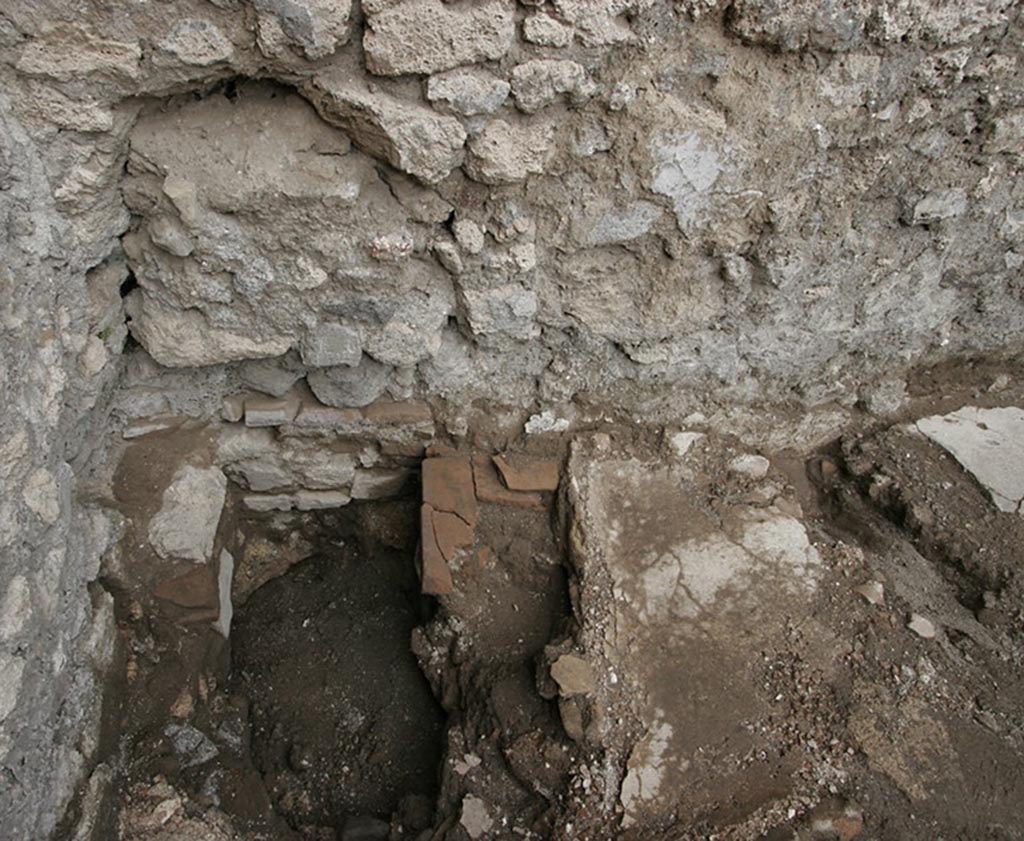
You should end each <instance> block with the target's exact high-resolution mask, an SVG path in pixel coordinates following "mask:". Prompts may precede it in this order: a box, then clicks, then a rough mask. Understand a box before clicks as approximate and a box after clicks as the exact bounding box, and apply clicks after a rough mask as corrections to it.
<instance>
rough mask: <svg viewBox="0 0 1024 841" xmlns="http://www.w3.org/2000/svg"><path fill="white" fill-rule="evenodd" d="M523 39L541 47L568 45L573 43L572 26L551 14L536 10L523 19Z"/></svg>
mask: <svg viewBox="0 0 1024 841" xmlns="http://www.w3.org/2000/svg"><path fill="white" fill-rule="evenodd" d="M523 39H524V40H526V41H528V42H529V43H531V44H537V45H538V46H540V47H568V46H569V44H571V43H572V27H571V26H566V25H565V24H564V23H561V22H559V21H557V20H555V19H554V18H553V17H551V15H548V14H544V13H543V12H535V13H534V14H532V15H529V16H528V17H527V18H526V20H524V21H523Z"/></svg>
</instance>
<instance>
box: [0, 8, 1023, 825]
mask: <svg viewBox="0 0 1024 841" xmlns="http://www.w3.org/2000/svg"><path fill="white" fill-rule="evenodd" d="M1021 27H1022V21H1021V9H1020V5H1019V4H1015V3H1012V2H1010V0H991V2H981V0H977V2H974V0H972V2H955V0H941V2H924V0H911V2H883V3H867V2H856V1H855V0H849V2H847V0H842V2H838V0H837V2H828V3H824V4H823V3H817V2H811V0H781V1H780V2H775V1H774V0H773V2H766V0H735V1H734V2H731V3H728V4H724V3H718V2H714V0H692V1H691V2H683V3H667V2H653V0H554V2H552V3H550V4H544V5H537V4H535V3H523V4H519V5H515V4H512V3H503V2H501V3H500V2H497V0H494V2H487V3H467V2H456V3H442V2H439V0H398V2H396V1H395V0H373V1H372V2H370V0H367V2H365V3H363V4H361V6H360V9H359V11H358V13H357V14H354V13H353V4H351V3H350V2H347V0H287V1H286V2H285V0H216V1H215V2H206V0H181V2H176V3H130V4H110V3H101V2H98V0H88V1H87V2H85V3H84V4H82V3H71V2H68V0H11V2H7V3H5V4H4V8H3V9H2V10H0V90H2V93H0V223H2V224H0V230H2V235H0V258H2V259H0V279H2V281H3V284H2V285H3V290H4V293H5V294H4V295H3V297H2V300H0V362H2V363H3V364H2V365H0V389H2V391H3V395H4V401H3V403H4V409H3V412H2V415H0V483H2V485H3V487H4V488H5V489H14V490H13V491H12V492H10V493H5V494H4V495H3V498H2V499H0V550H2V551H3V553H4V558H5V563H4V566H3V570H2V571H0V605H3V606H4V608H3V609H4V611H5V613H4V615H3V616H0V628H3V629H5V635H4V638H3V639H2V640H0V665H2V668H0V674H2V675H3V683H2V692H0V701H2V704H0V711H3V715H2V716H0V718H2V719H3V721H2V730H0V778H2V779H4V780H5V781H8V782H9V783H10V784H9V785H5V786H3V787H2V788H0V825H2V826H3V827H4V831H5V832H6V833H8V834H10V835H11V836H12V837H33V838H36V837H38V838H45V837H48V836H49V835H50V834H51V833H52V831H53V830H54V828H55V827H56V826H57V824H58V822H59V821H60V820H61V818H62V816H63V815H64V813H65V810H66V808H67V806H68V804H69V803H71V801H72V799H73V795H74V793H75V791H76V790H78V791H84V790H85V787H86V780H87V777H88V776H89V775H90V774H93V772H94V769H95V771H96V776H95V783H94V785H95V786H101V784H102V782H103V780H104V779H105V776H104V774H103V773H102V772H101V768H99V767H97V763H98V762H100V760H99V758H98V751H99V747H98V741H97V734H98V733H99V723H100V705H99V692H98V691H97V686H98V685H100V683H102V679H103V678H102V673H103V672H104V670H105V669H106V668H108V665H109V663H110V662H111V658H112V657H113V651H114V647H115V646H114V645H113V640H114V636H113V631H112V628H113V611H112V609H111V608H110V603H109V596H107V597H104V595H103V592H102V591H103V587H104V586H105V585H104V583H103V582H104V581H106V580H107V579H108V578H109V576H110V574H111V570H113V569H114V568H115V567H116V566H117V564H118V563H119V561H118V558H117V556H118V553H119V551H120V550H119V549H118V548H117V546H116V543H117V534H118V531H119V528H120V525H119V523H118V522H117V518H116V517H114V516H113V515H111V514H110V512H109V500H108V499H106V497H105V495H104V492H103V490H102V486H103V481H102V476H103V469H102V468H101V467H100V466H99V465H102V464H103V463H104V461H105V455H104V450H105V448H106V447H107V445H108V443H109V441H108V439H107V437H105V435H104V430H105V429H107V428H108V426H117V425H118V424H121V423H122V422H126V421H134V420H137V419H139V418H163V420H160V421H152V423H156V424H157V426H159V427H161V428H162V429H164V430H165V431H166V430H169V429H172V428H175V426H176V425H178V424H181V423H183V420H182V417H183V416H186V415H188V416H192V417H202V418H209V417H210V416H211V415H212V414H213V413H214V412H219V411H220V405H221V402H222V400H223V399H224V398H225V397H232V396H233V395H235V394H237V392H239V391H240V390H242V389H243V388H251V387H253V386H252V385H251V384H250V383H263V384H265V385H266V387H267V389H268V390H269V391H270V396H271V397H274V398H277V397H279V396H280V394H281V392H282V391H283V390H285V386H287V387H290V385H289V384H288V383H289V378H292V379H291V382H294V381H295V380H296V379H301V378H303V377H306V378H307V381H308V382H309V385H310V387H311V388H313V390H314V391H315V392H317V394H318V395H319V396H320V399H321V400H322V401H323V402H325V403H334V404H336V405H334V406H315V407H307V408H308V411H307V412H306V413H305V415H303V411H299V410H298V409H297V413H296V415H295V416H294V417H293V418H291V419H290V420H289V421H288V423H289V424H290V425H292V426H294V427H296V428H305V429H309V428H311V427H314V428H315V427H316V426H317V424H332V425H333V426H331V428H332V429H334V428H345V429H351V430H355V432H354V433H353V434H364V433H365V431H366V430H367V429H368V428H371V427H372V428H388V429H390V427H387V426H386V424H383V423H381V422H379V421H377V420H374V419H373V417H371V416H369V415H367V414H366V410H367V409H368V408H369V406H372V405H376V403H377V402H378V401H380V400H381V399H382V398H385V399H386V400H396V401H407V400H411V399H413V398H423V397H427V396H429V397H431V398H433V399H436V400H437V401H438V402H439V405H438V414H439V416H443V418H444V420H445V421H446V422H450V423H451V425H452V429H460V428H464V425H465V424H467V423H468V420H467V418H468V417H469V416H470V415H471V414H472V412H471V411H470V410H469V409H467V408H466V407H474V408H473V410H472V411H475V412H478V413H481V414H483V413H486V414H489V415H491V416H497V415H498V414H500V413H501V412H504V411H506V410H507V411H508V412H510V413H512V414H515V413H516V412H518V413H520V414H521V416H518V415H517V416H516V417H514V418H512V420H511V421H510V423H512V424H515V425H520V426H521V425H522V424H523V423H524V422H525V421H526V418H528V417H530V416H531V415H532V416H535V417H537V418H540V419H541V420H540V421H537V422H536V424H537V425H534V426H533V427H531V429H535V430H537V431H538V434H546V433H547V432H549V431H550V429H551V427H550V425H549V424H548V421H545V420H544V419H546V418H547V419H549V420H550V423H551V424H554V423H560V424H565V425H566V426H567V425H568V424H569V423H570V418H572V417H575V412H576V411H577V410H578V408H579V407H580V406H583V405H587V404H591V405H592V404H594V403H598V402H599V403H602V404H604V405H607V406H608V407H610V408H611V409H615V410H623V411H626V412H629V413H632V414H633V415H634V416H637V417H640V418H643V419H645V420H665V419H671V420H672V421H673V422H674V423H677V424H678V423H679V422H680V421H681V420H682V419H683V418H685V417H686V416H687V415H689V414H690V413H691V412H694V411H696V410H697V409H698V408H703V409H706V410H707V411H708V412H709V414H714V413H715V411H718V410H722V407H723V406H732V407H735V406H742V407H755V409H756V411H753V412H752V414H751V415H750V416H751V417H759V416H760V415H759V414H758V412H759V411H760V409H759V407H761V406H763V405H764V404H769V403H774V404H783V403H784V404H786V405H787V406H789V407H793V408H795V409H797V410H799V411H803V412H807V413H808V414H807V421H806V423H805V424H804V426H803V427H802V428H801V432H800V435H801V436H802V438H801V440H805V441H806V440H812V439H813V440H819V439H820V437H821V435H822V430H823V429H826V428H831V429H834V428H835V424H834V423H832V425H831V426H829V420H828V419H829V418H833V419H834V417H835V416H836V413H839V414H840V415H841V414H842V413H844V412H850V411H854V410H855V409H856V407H858V406H859V405H865V406H867V407H868V408H869V410H871V411H877V412H878V413H886V412H888V411H889V410H890V409H891V408H892V406H893V401H892V400H889V399H886V395H896V396H897V397H899V398H900V399H902V397H901V395H903V394H904V393H905V391H906V390H905V389H904V388H903V381H905V380H906V377H907V374H908V373H909V372H911V371H912V370H913V369H914V368H915V367H917V366H924V365H932V364H937V363H944V362H949V361H951V360H954V359H957V358H961V357H966V356H984V355H987V354H999V355H1001V356H1006V357H1009V356H1012V355H1014V354H1019V353H1020V351H1021V349H1022V336H1024V298H1022V296H1021V270H1022V267H1024V182H1022V181H1021V179H1020V178H1019V177H1017V173H1018V171H1019V168H1020V165H1021V160H1022V149H1024V116H1022V115H1024V100H1022V94H1021V91H1022V90H1024V85H1022V84H1021V73H1022V67H1024V63H1022V55H1021V43H1022V37H1021V35H1022V30H1021ZM517 68H520V69H519V70H518V73H517ZM577 68H579V69H577ZM449 74H452V75H449ZM492 79H493V80H494V81H491V80H492ZM473 80H475V81H473ZM506 86H507V88H506ZM509 93H511V94H512V95H511V96H509V95H508V94H509ZM461 220H465V221H466V222H472V223H473V224H474V225H475V226H477V229H478V233H479V234H480V235H479V236H466V235H460V234H459V231H458V230H457V229H456V226H455V223H457V222H459V221H461ZM463 229H464V231H466V230H468V227H465V226H464V228H463ZM122 293H123V294H124V296H125V298H124V299H122ZM129 330H130V331H131V334H132V335H133V337H134V341H136V342H137V343H138V344H139V345H141V349H140V348H136V349H134V350H133V351H132V352H131V353H128V354H124V353H122V351H123V350H124V348H125V337H126V335H127V332H128V331H129ZM357 340H358V347H359V350H360V352H361V356H359V357H358V358H357V356H356V346H357ZM253 360H262V362H263V366H265V367H261V368H260V369H253V368H250V369H249V371H248V374H245V373H243V372H242V371H241V369H242V367H243V365H244V364H245V363H251V362H252V361H253ZM352 363H357V364H354V365H353V364H352ZM364 366H365V367H364ZM358 371H363V372H367V373H368V372H370V371H372V372H373V373H372V376H368V377H367V378H366V379H365V380H360V379H359V378H358V377H356V378H353V377H351V376H349V375H350V374H352V372H358ZM119 379H120V381H121V383H122V384H124V385H125V386H126V389H127V390H126V391H124V392H119V396H117V397H116V399H115V396H114V385H115V382H117V381H118V380H119ZM367 382H370V385H367ZM883 384H884V388H880V386H881V385H883ZM363 386H366V387H363ZM371 386H372V387H371ZM256 387H257V388H262V387H263V386H261V385H257V386H256ZM274 392H277V393H276V394H275V393H274ZM896 402H897V403H898V402H899V401H898V400H897V401H896ZM363 404H369V405H368V406H365V407H363ZM211 407H212V408H211ZM481 407H486V408H481ZM172 410H173V411H172ZM348 410H353V411H355V414H352V415H348V414H344V413H345V412H346V411H348ZM722 411H724V410H722ZM175 418H176V419H175ZM279 418H281V419H284V418H285V416H284V415H281V416H279ZM556 419H557V420H556ZM303 423H306V424H309V426H305V427H303V426H302V425H303ZM737 423H738V424H743V423H747V424H748V426H753V425H755V424H754V422H753V421H751V422H749V423H748V422H747V421H744V420H741V421H737ZM412 425H413V426H415V424H412ZM422 428H423V427H419V429H420V431H421V433H422ZM677 428H678V426H677ZM136 432H139V429H136ZM775 432H776V431H775V430H767V431H766V432H764V434H765V436H770V435H772V434H775ZM156 434H159V433H156ZM388 434H391V433H388ZM416 434H420V433H408V434H406V433H402V434H401V435H399V434H397V433H396V434H395V435H394V438H392V439H388V441H386V444H387V446H389V447H394V448H397V449H402V448H406V449H404V450H403V452H412V453H416V452H418V451H417V450H416V449H415V447H414V446H413V444H415V445H416V446H420V445H421V444H422V441H416V440H413V439H415V436H416ZM780 434H781V433H780ZM816 436H817V437H816ZM410 441H412V443H410ZM367 446H368V445H367ZM360 456H361V457H362V458H364V459H366V460H367V461H370V460H372V457H371V455H369V454H368V453H360ZM407 457H409V458H413V457H416V456H412V455H410V456H407ZM392 467H395V465H389V466H388V468H387V469H391V468H392ZM353 481H354V480H353ZM298 492H299V491H298V489H297V488H290V489H289V490H288V492H287V494H297V493H298ZM308 492H310V493H320V492H321V491H318V490H308ZM323 492H331V493H335V494H341V493H346V494H347V493H348V490H345V489H340V490H339V489H331V490H330V491H326V490H324V491H323ZM337 498H340V497H335V499H337ZM288 499H289V505H290V504H291V501H293V497H292V496H288ZM316 501H317V500H315V499H306V500H305V502H304V504H307V503H309V504H312V503H314V502H316ZM321 501H322V500H321ZM101 567H102V570H101ZM8 631H9V634H8ZM10 769H16V770H10Z"/></svg>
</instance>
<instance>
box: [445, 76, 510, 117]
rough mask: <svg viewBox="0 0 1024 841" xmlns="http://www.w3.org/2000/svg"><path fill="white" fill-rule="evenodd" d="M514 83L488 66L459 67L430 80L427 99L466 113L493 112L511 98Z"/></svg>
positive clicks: (466, 115) (470, 114)
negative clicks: (482, 68) (493, 73)
mask: <svg viewBox="0 0 1024 841" xmlns="http://www.w3.org/2000/svg"><path fill="white" fill-rule="evenodd" d="M511 90H512V86H511V85H510V84H509V83H508V82H506V81H505V80H504V79H499V78H497V77H496V76H492V75H491V74H490V73H488V72H486V71H485V70H477V69H472V68H459V69H457V70H449V71H448V72H447V73H438V74H437V75H436V76H431V77H430V79H429V80H427V99H428V100H429V101H430V102H432V103H433V104H434V107H435V108H438V109H439V110H450V111H453V112H454V113H456V114H460V115H462V116H463V117H475V116H477V115H479V114H493V113H494V112H495V111H497V110H498V109H499V108H501V106H502V104H504V102H505V100H506V99H507V98H508V95H509V91H511Z"/></svg>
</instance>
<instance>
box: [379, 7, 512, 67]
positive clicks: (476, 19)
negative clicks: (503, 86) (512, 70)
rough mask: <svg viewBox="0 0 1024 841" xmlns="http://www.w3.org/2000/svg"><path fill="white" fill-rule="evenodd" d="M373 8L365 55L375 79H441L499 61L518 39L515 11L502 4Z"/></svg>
mask: <svg viewBox="0 0 1024 841" xmlns="http://www.w3.org/2000/svg"><path fill="white" fill-rule="evenodd" d="M383 5H384V4H375V3H371V4H369V6H368V7H365V6H364V8H366V12H367V16H366V27H367V28H366V33H365V35H364V36H363V50H364V51H365V52H366V66H367V68H368V69H369V71H370V72H371V73H377V74H378V75H387V76H397V75H402V74H404V73H437V72H439V71H442V70H448V69H450V68H452V67H458V66H459V65H461V64H476V63H478V62H481V61H487V60H494V59H498V58H501V57H502V56H503V55H504V54H505V53H506V52H508V50H509V47H511V46H512V41H513V39H514V38H515V19H514V17H513V9H514V7H513V5H512V4H511V3H507V2H504V0H482V2H478V3H467V4H446V3H442V2H441V0H401V2H398V3H392V4H388V5H387V7H386V8H383V7H382V6H383Z"/></svg>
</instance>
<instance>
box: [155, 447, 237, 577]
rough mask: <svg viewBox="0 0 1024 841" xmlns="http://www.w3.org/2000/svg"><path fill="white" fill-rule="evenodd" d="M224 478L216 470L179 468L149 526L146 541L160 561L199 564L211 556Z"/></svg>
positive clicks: (222, 496) (220, 508) (220, 507)
mask: <svg viewBox="0 0 1024 841" xmlns="http://www.w3.org/2000/svg"><path fill="white" fill-rule="evenodd" d="M226 489H227V478H226V477H225V476H224V474H223V473H222V472H221V471H220V469H219V468H217V467H206V468H200V467H194V466H192V465H189V464H186V465H184V466H183V467H181V468H179V469H178V471H177V472H176V473H175V474H174V478H173V479H172V480H171V484H170V485H169V486H168V487H167V490H166V491H164V495H163V501H162V502H161V505H160V510H159V511H158V512H157V514H156V515H155V516H154V517H153V519H152V520H151V521H150V524H149V542H150V544H151V545H152V547H153V549H154V550H155V551H156V553H157V554H158V555H160V557H162V558H180V559H183V560H189V561H195V562H196V563H202V562H204V561H207V560H209V558H210V557H211V555H212V554H213V541H214V538H215V537H216V534H217V524H218V523H219V522H220V515H221V510H222V509H223V508H224V497H225V493H226Z"/></svg>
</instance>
